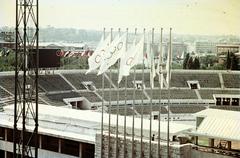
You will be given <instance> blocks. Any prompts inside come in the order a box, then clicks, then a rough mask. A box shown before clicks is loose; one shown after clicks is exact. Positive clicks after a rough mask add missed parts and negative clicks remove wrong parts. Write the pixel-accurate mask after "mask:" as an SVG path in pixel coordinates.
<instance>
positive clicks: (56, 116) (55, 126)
mask: <svg viewBox="0 0 240 158" xmlns="http://www.w3.org/2000/svg"><path fill="white" fill-rule="evenodd" d="M85 73H86V71H85V70H54V71H53V70H52V71H51V73H44V72H40V74H39V104H40V106H39V108H40V129H39V133H40V137H41V141H42V144H41V145H40V149H39V156H40V157H41V154H43V155H44V154H47V155H51V157H58V156H59V157H64V155H65V157H79V156H80V157H94V156H95V157H98V156H97V155H98V154H99V142H98V141H97V140H98V139H99V137H100V136H99V131H100V123H101V122H100V112H101V111H102V109H101V107H102V101H104V102H105V106H104V109H103V111H104V118H105V119H106V120H108V119H107V118H108V113H109V112H110V113H111V114H112V115H111V116H112V119H113V120H114V117H116V114H117V113H118V114H119V115H120V116H119V119H120V124H119V128H123V124H122V123H123V122H122V121H123V118H124V115H125V114H126V116H127V120H128V121H127V122H129V126H130V122H131V120H132V119H131V117H132V116H133V115H134V116H135V118H136V119H140V117H141V114H143V117H144V121H146V122H147V121H149V115H150V113H151V111H152V117H153V121H156V122H155V123H153V126H157V120H158V119H159V116H160V120H161V124H164V122H165V123H166V120H167V118H168V117H167V113H168V112H167V111H168V107H167V104H168V91H167V89H166V88H165V87H163V88H162V89H159V86H158V85H159V83H158V80H155V85H156V87H154V88H153V89H151V87H150V80H149V79H148V76H149V74H147V73H146V72H145V73H144V75H145V76H146V77H145V80H144V81H143V82H133V78H134V76H133V75H134V74H133V73H131V74H130V76H129V77H128V78H127V82H125V79H124V80H123V81H122V82H121V83H120V84H119V90H117V86H118V85H117V79H118V78H117V77H116V76H117V74H116V73H117V72H115V71H112V72H111V74H110V72H108V73H105V75H104V78H105V87H102V77H101V76H97V75H96V73H90V74H85ZM141 76H142V74H141V72H138V71H137V73H136V75H135V78H136V81H141ZM126 83H127V87H126V88H125V87H124V86H125V84H126ZM134 83H135V85H134ZM171 83H172V84H171V87H170V100H169V101H170V104H171V106H170V108H169V111H170V118H169V119H170V120H171V123H170V124H171V126H172V125H174V124H179V123H180V124H181V126H180V125H179V128H178V129H176V130H177V131H175V132H174V130H173V131H171V132H170V135H171V139H172V140H174V139H176V138H175V137H176V136H178V139H180V138H181V134H184V135H186V133H187V135H189V136H190V135H194V136H196V135H197V134H199V133H198V132H197V131H195V132H192V133H191V129H194V126H195V125H196V115H197V114H198V112H200V113H201V111H204V110H208V109H209V110H218V109H221V110H227V111H235V112H237V111H240V103H239V100H240V89H239V85H240V73H239V72H237V71H217V70H215V71H212V70H211V71H201V70H173V71H172V78H171ZM138 84H140V85H141V86H139V85H138ZM121 85H122V86H121ZM142 85H144V86H142ZM14 86H15V85H14V72H1V73H0V96H1V97H0V111H1V120H4V121H1V130H0V131H1V132H0V133H1V138H2V140H0V148H1V149H0V151H1V152H0V154H1V155H0V156H3V155H10V156H11V152H10V149H7V148H8V147H9V148H10V147H11V140H12V138H11V133H12V132H11V130H12V122H11V119H12V118H11V117H12V115H13V114H12V112H13V107H12V106H11V105H13V104H14ZM141 87H144V88H143V89H142V88H141ZM160 92H161V93H160ZM133 93H135V98H134V100H133ZM103 94H104V95H103ZM141 99H143V100H141ZM150 100H152V110H150V106H149V105H150ZM133 103H134V104H133ZM125 105H127V106H126V109H125ZM133 105H134V107H133ZM159 105H160V106H159ZM159 107H160V109H159ZM47 109H51V111H52V112H51V114H50V113H49V110H47ZM68 110H70V111H68ZM76 110H77V111H76ZM125 110H126V111H125ZM54 111H55V112H54ZM64 111H65V113H64ZM159 111H160V115H159V113H158V112H159ZM73 113H74V114H73ZM226 113H228V112H226ZM73 115H74V116H73ZM85 115H91V116H93V118H92V120H89V119H88V121H89V122H84V121H86V120H85V119H86V118H84V116H85ZM6 116H8V117H6ZM46 117H48V118H51V119H48V121H47V120H46ZM88 118H89V117H88ZM69 119H70V120H69ZM9 120H10V121H9ZM83 120H84V121H83ZM112 123H113V124H114V121H112ZM137 124H138V123H137V122H136V126H137V127H135V128H136V130H135V132H140V131H139V130H140V124H139V125H137ZM146 124H148V123H146ZM155 124H156V125H155ZM238 124H239V123H238ZM29 126H31V121H30V122H29ZM105 126H106V127H105ZM162 126H163V127H162ZM162 126H161V128H162V130H163V131H161V137H162V136H163V137H164V135H165V136H166V131H164V129H166V128H165V127H164V125H162ZM104 128H106V130H107V122H105V123H104ZM60 129H61V130H60ZM113 130H114V129H113ZM76 131H83V132H80V133H78V132H76ZM154 132H157V130H155V131H154V130H153V133H154ZM120 133H121V132H120ZM120 133H119V134H120ZM129 133H130V131H129ZM189 133H191V134H189ZM155 135H156V136H157V133H156V134H155ZM104 136H107V134H104ZM111 137H112V138H114V137H115V135H111ZM146 137H147V136H146ZM185 137H186V136H185ZM209 137H210V136H209ZM194 138H195V137H194ZM119 139H120V138H119ZM129 139H130V135H128V138H127V141H129V142H128V143H131V141H130V140H129ZM138 139H139V138H137V136H136V140H138ZM162 139H163V140H164V139H165V138H162ZM4 140H5V141H7V142H8V143H9V144H8V145H7V146H5V149H6V150H4V149H3V147H2V146H1V143H4ZM46 141H47V142H49V143H44V142H46ZM104 141H107V139H106V140H105V139H104ZM139 141H140V139H139ZM178 141H179V140H178ZM173 142H174V141H173ZM105 143H106V144H107V142H105ZM153 144H154V143H153ZM163 144H164V142H163ZM138 145H139V144H138ZM175 145H176V146H175ZM175 145H173V146H175V147H176V148H181V149H182V150H181V151H185V150H187V149H188V148H189V146H188V145H184V146H181V145H180V146H179V144H178V143H177V144H175ZM195 145H197V144H195ZM153 146H154V145H153ZM155 147H156V144H155ZM165 147H166V146H165ZM175 147H174V148H175ZM213 147H214V146H212V147H211V148H213ZM146 148H147V147H146ZM163 148H164V145H163ZM209 148H210V147H209ZM209 148H208V150H207V151H208V152H207V153H209V152H210V151H209ZM193 149H198V150H197V151H195V155H196V153H197V152H200V151H202V150H206V149H205V148H204V149H202V148H200V147H199V148H194V147H193ZM217 149H218V148H216V149H214V150H213V151H214V153H215V154H217V155H224V154H225V153H228V154H229V155H233V156H234V155H235V156H236V155H237V156H239V155H238V154H237V153H238V150H240V148H238V149H236V151H233V152H232V153H231V152H229V151H228V152H226V151H225V150H224V152H223V151H222V149H221V152H219V153H218V152H217V151H218V150H217ZM105 150H107V147H106V148H104V151H105ZM121 150H122V149H121ZM172 150H174V151H172V155H174V154H182V155H185V156H186V154H189V151H188V152H184V154H183V153H177V152H176V151H175V149H172ZM226 150H227V149H226ZM229 150H230V148H229ZM230 151H232V150H230ZM105 152H107V151H105ZM129 153H131V151H129ZM163 153H164V152H163ZM136 154H139V153H136ZM165 156H166V155H165ZM163 157H164V155H163ZM180 157H181V156H180ZM183 157H184V156H183Z"/></svg>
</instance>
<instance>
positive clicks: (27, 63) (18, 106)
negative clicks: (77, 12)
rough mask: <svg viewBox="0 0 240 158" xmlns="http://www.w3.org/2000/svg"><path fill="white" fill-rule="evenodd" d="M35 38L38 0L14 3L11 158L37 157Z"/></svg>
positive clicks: (17, 0) (36, 43)
mask: <svg viewBox="0 0 240 158" xmlns="http://www.w3.org/2000/svg"><path fill="white" fill-rule="evenodd" d="M38 36H39V28H38V0H16V30H15V98H14V99H15V102H14V131H13V140H14V145H13V157H14V158H16V157H21V158H25V157H35V158H37V157H38V145H39V144H38V142H39V141H38V67H39V65H38V59H39V55H38ZM30 59H31V60H30ZM31 119H32V120H33V121H32V122H30V120H31ZM30 124H31V125H33V126H34V128H31V129H29V128H28V125H30Z"/></svg>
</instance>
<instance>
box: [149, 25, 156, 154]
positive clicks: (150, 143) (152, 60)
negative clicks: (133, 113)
mask: <svg viewBox="0 0 240 158" xmlns="http://www.w3.org/2000/svg"><path fill="white" fill-rule="evenodd" d="M153 43H154V28H152V41H151V43H150V52H149V54H151V58H152V55H153V59H151V66H150V67H151V70H150V73H153V72H152V69H153V68H154V69H155V62H154V54H153V53H154V52H153V49H152V48H153ZM150 77H153V75H150ZM151 80H152V82H153V83H152V85H154V78H153V79H151ZM152 85H151V86H150V90H151V94H150V126H149V158H151V157H152V153H151V151H152V97H153V87H152Z"/></svg>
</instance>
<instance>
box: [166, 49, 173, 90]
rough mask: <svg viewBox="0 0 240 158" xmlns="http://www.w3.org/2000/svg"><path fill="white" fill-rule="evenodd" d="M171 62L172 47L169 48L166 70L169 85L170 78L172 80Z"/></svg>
mask: <svg viewBox="0 0 240 158" xmlns="http://www.w3.org/2000/svg"><path fill="white" fill-rule="evenodd" d="M171 63H172V54H171V50H170V48H168V56H167V62H166V71H167V76H166V81H167V86H169V82H168V80H171V72H170V71H171Z"/></svg>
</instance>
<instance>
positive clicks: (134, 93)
mask: <svg viewBox="0 0 240 158" xmlns="http://www.w3.org/2000/svg"><path fill="white" fill-rule="evenodd" d="M134 35H135V39H136V38H137V28H135V33H134ZM134 44H135V43H134ZM133 85H134V89H133V104H132V108H133V113H132V158H134V157H135V152H134V149H135V148H134V134H135V133H134V132H135V131H134V130H135V129H134V125H135V99H136V66H134V68H133Z"/></svg>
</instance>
